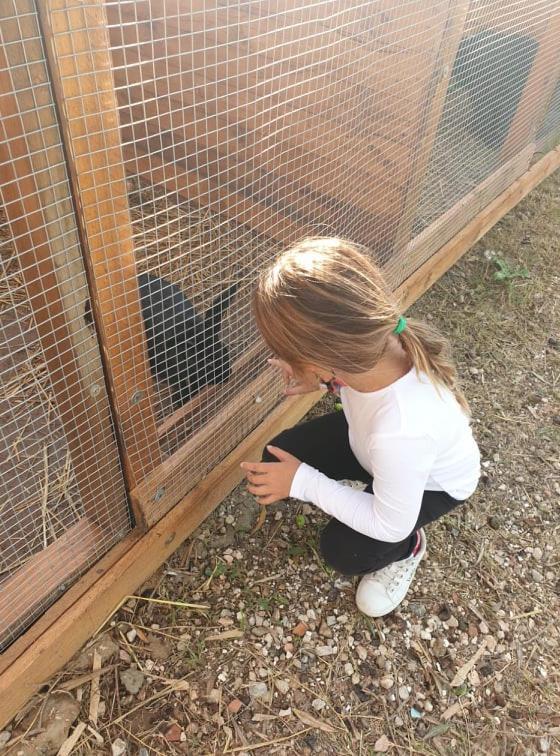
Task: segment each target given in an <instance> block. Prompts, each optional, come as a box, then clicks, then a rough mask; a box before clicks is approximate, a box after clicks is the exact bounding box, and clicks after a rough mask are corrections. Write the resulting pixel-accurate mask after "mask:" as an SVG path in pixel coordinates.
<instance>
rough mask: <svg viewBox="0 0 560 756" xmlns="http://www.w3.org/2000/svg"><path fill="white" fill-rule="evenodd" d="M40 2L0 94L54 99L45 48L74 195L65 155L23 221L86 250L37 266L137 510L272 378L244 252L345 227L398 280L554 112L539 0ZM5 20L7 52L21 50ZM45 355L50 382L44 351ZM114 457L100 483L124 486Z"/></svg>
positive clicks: (263, 397) (553, 6)
mask: <svg viewBox="0 0 560 756" xmlns="http://www.w3.org/2000/svg"><path fill="white" fill-rule="evenodd" d="M8 6H9V8H10V10H9V12H8V13H7V16H8V20H9V21H10V23H9V24H8V25H5V29H6V30H7V33H8V34H9V33H10V30H13V29H17V31H18V33H19V34H20V36H21V34H22V33H23V32H22V30H21V29H20V28H19V26H20V25H21V22H22V20H25V23H26V24H27V23H28V21H29V19H30V18H31V19H32V20H33V23H35V24H36V19H35V11H34V9H33V6H32V5H31V0H29V2H23V0H20V1H19V2H18V3H15V4H14V3H13V2H12V3H11V4H10V3H9V4H8ZM4 7H6V6H4ZM38 7H39V9H40V16H41V21H42V24H43V27H44V42H45V48H44V50H43V48H41V58H40V59H41V61H42V64H43V69H41V70H42V76H43V79H42V80H41V79H40V78H39V79H37V78H33V79H32V80H31V79H30V83H29V84H28V85H23V86H21V85H18V86H19V88H20V89H22V93H21V96H20V98H19V102H20V107H23V105H21V103H23V102H24V103H26V104H25V108H26V109H27V110H26V112H27V111H29V112H32V113H35V112H37V111H38V110H39V109H40V107H41V108H43V109H44V108H47V107H50V109H51V111H50V112H51V117H52V104H51V105H48V106H47V105H44V103H43V102H41V103H39V102H37V101H35V100H34V99H32V98H31V99H29V98H27V99H22V98H24V95H25V94H26V87H27V89H29V90H31V91H33V92H35V91H36V88H37V82H40V81H42V83H43V85H44V87H45V90H46V91H47V92H48V96H49V98H50V99H48V102H49V103H52V92H51V90H50V89H49V87H48V85H47V84H46V83H45V82H46V81H47V79H46V74H45V71H44V53H45V51H46V53H47V57H48V59H49V61H50V65H51V69H52V73H51V75H52V77H53V81H54V82H55V84H56V86H55V91H56V97H57V104H58V111H59V115H60V126H61V129H62V134H63V137H64V140H65V144H66V148H67V152H68V155H69V158H70V163H71V165H72V173H71V176H72V185H73V189H74V192H75V194H76V196H77V198H78V203H77V212H76V214H73V213H72V211H71V208H70V204H69V193H68V191H69V190H68V177H67V176H66V174H65V173H64V176H63V179H60V181H59V183H60V186H61V187H63V191H62V193H61V194H60V196H58V195H57V197H58V198H57V202H56V203H54V204H53V205H52V208H53V209H52V210H51V213H50V215H49V216H48V218H47V217H46V216H45V217H46V220H45V221H44V222H43V227H44V228H47V229H49V239H50V242H49V243H50V244H51V245H52V243H53V242H52V239H53V238H55V239H57V238H60V234H61V232H56V231H52V232H51V231H50V229H51V226H50V225H49V224H55V222H56V223H58V222H59V221H60V218H58V217H57V218H55V217H54V216H53V215H52V214H53V213H54V211H55V209H56V208H59V207H60V210H59V211H58V212H59V213H62V217H64V218H65V221H66V223H65V225H64V228H66V229H67V228H68V226H67V222H70V225H71V227H72V234H73V236H72V238H71V240H66V242H65V244H64V245H63V246H64V249H65V250H68V249H70V250H72V249H74V250H78V243H77V237H76V224H78V226H79V228H80V231H81V234H82V237H83V252H84V254H85V256H86V259H87V260H88V265H89V266H90V287H89V289H88V288H87V287H86V284H85V279H84V277H83V270H81V268H80V271H79V273H77V272H76V268H75V267H72V268H71V270H70V268H68V271H67V273H68V274H67V275H63V274H62V273H61V270H58V273H57V276H58V277H57V279H56V281H57V285H58V287H59V289H60V288H61V286H62V284H61V279H64V280H65V281H66V282H69V281H71V282H72V285H67V286H66V289H70V290H71V295H72V296H70V293H69V292H67V293H65V294H64V296H62V294H60V293H57V297H58V301H59V302H60V303H61V304H62V311H63V312H62V314H63V315H65V316H67V317H66V320H67V321H68V324H69V325H70V326H71V328H72V334H73V336H72V338H73V339H74V341H73V342H72V348H73V349H75V350H76V351H77V355H78V356H76V360H77V362H78V366H79V370H78V367H75V366H74V367H73V368H72V369H73V370H74V371H77V370H78V372H80V371H82V372H83V371H84V370H85V374H86V375H90V373H88V370H92V369H93V368H92V367H91V365H92V364H93V363H95V365H96V366H97V365H98V362H97V360H98V357H97V349H98V344H97V342H98V341H99V342H100V343H101V346H102V352H103V355H104V359H105V368H106V372H107V378H108V381H109V382H110V384H111V391H112V397H113V404H114V412H115V417H116V421H117V422H118V425H119V430H120V432H121V434H122V440H123V447H122V454H123V457H124V461H125V464H126V469H127V475H128V483H129V485H130V488H131V497H132V501H133V502H134V503H135V504H136V505H137V507H138V511H139V512H140V513H142V515H143V516H144V518H145V521H146V522H147V524H151V523H153V522H154V521H156V520H157V519H158V518H160V517H161V516H162V515H163V514H164V513H165V512H166V511H167V510H168V509H169V508H170V507H171V506H172V505H173V504H175V503H176V502H177V501H179V500H180V499H181V497H182V496H183V495H184V494H185V493H186V492H187V491H188V490H189V489H190V488H192V486H193V485H194V484H195V483H197V482H198V481H200V480H201V479H202V478H203V477H204V476H205V475H206V473H207V472H208V471H209V470H210V469H212V468H213V467H214V466H215V465H217V464H218V463H219V462H220V461H221V460H223V459H224V457H225V456H226V455H227V454H228V453H229V452H230V451H231V450H232V449H233V448H234V447H235V446H236V445H237V444H238V443H239V442H240V441H241V440H242V439H243V438H245V437H246V436H247V434H248V433H249V432H250V431H251V429H253V428H254V427H255V426H256V425H257V424H258V423H259V422H260V421H261V420H262V419H263V418H265V417H266V415H267V414H268V413H269V412H270V410H271V409H272V408H273V407H274V406H275V405H276V404H277V403H278V402H279V400H280V397H281V387H280V385H279V379H278V378H277V376H275V374H274V372H273V371H272V370H270V369H269V368H268V367H267V364H266V357H267V356H268V355H267V353H266V349H265V347H264V345H263V344H262V342H261V340H260V338H259V336H258V334H257V331H256V328H255V324H254V322H253V320H252V317H251V312H250V292H251V289H252V286H253V284H254V282H255V277H256V274H257V272H258V271H259V270H260V269H261V268H262V267H263V266H264V265H265V264H266V263H267V262H268V261H269V260H270V259H271V258H272V256H273V255H274V254H275V252H276V251H277V250H278V249H280V248H282V247H284V246H286V245H288V244H290V243H293V242H295V241H297V240H298V239H300V238H301V237H303V236H306V235H311V234H320V235H327V234H328V235H339V236H344V237H347V238H349V239H351V240H354V241H356V242H359V243H361V244H365V245H367V247H368V248H369V249H370V250H371V253H372V255H373V256H374V257H375V259H376V260H377V261H378V262H379V263H380V264H381V265H382V266H383V268H384V270H385V272H386V275H387V277H388V279H389V281H390V282H391V284H392V285H393V286H395V287H396V286H397V285H398V284H400V283H401V282H403V281H405V280H406V279H407V278H408V277H409V276H411V274H413V273H414V272H415V271H416V270H417V269H418V268H419V267H421V266H422V265H423V264H424V263H426V262H427V261H429V259H430V257H431V256H432V255H433V254H434V253H435V252H436V251H438V250H439V249H440V248H441V247H442V246H443V245H444V244H445V243H446V242H447V241H448V240H449V239H451V237H453V236H454V235H455V234H456V233H457V232H458V231H459V230H460V229H461V228H462V227H463V226H465V224H467V223H468V221H469V220H470V219H471V218H473V217H475V216H476V215H477V213H479V212H481V211H482V210H483V209H484V208H485V207H486V206H487V205H488V204H489V203H490V202H491V201H492V200H493V199H494V198H495V197H496V196H498V195H499V194H500V193H501V192H503V191H504V190H506V189H507V188H508V187H509V186H510V185H511V184H512V183H513V182H514V181H515V180H516V179H517V178H518V177H519V176H521V175H522V174H523V173H524V172H525V171H526V170H527V168H528V167H529V165H530V163H531V160H532V159H533V156H534V153H535V147H536V142H537V141H538V140H540V139H541V136H542V134H543V133H544V132H546V133H547V134H548V133H550V132H551V131H553V130H554V128H556V127H555V124H556V120H555V119H556V113H557V108H556V105H555V104H554V103H555V102H556V99H557V95H554V94H553V93H554V88H555V87H556V86H557V80H558V73H559V71H558V68H559V66H558V49H557V48H558V44H557V40H558V38H559V35H560V10H559V9H558V7H557V3H554V2H551V1H550V0H536V1H535V2H532V3H526V2H525V0H434V2H432V3H425V2H423V0H314V2H306V1H305V0H134V1H133V0H86V2H84V0H80V1H79V0H52V1H51V2H49V3H39V4H38ZM14 23H15V27H14ZM26 28H27V26H26ZM34 28H35V27H34ZM34 41H35V44H36V45H37V44H39V47H40V43H39V41H38V39H35V40H34ZM10 44H12V40H11V39H7V40H5V46H6V49H10V50H12V52H11V53H10V54H11V55H12V56H13V57H12V59H11V61H8V62H7V63H6V66H5V67H6V71H7V72H9V75H10V76H13V75H14V72H15V71H16V72H17V71H18V70H19V68H21V67H22V68H23V70H26V67H27V68H28V67H29V58H28V57H26V55H27V56H28V53H25V54H24V55H23V58H22V59H19V58H17V56H18V55H19V56H21V55H22V52H21V45H20V46H18V47H16V46H15V43H14V44H13V46H12V48H10ZM18 45H19V43H18ZM31 82H32V83H31ZM551 98H552V99H551ZM555 98H556V99H555ZM551 103H552V104H551ZM547 108H548V115H547V116H546V119H545V114H546V111H547ZM26 128H29V124H26ZM539 128H541V132H539V134H537V131H538V129H539ZM35 130H36V131H37V133H39V131H40V129H38V128H36V129H35ZM55 130H56V128H55ZM543 130H544V131H543ZM31 131H33V129H31ZM41 133H42V132H41ZM56 133H57V141H56V144H55V143H54V142H52V143H51V142H49V143H48V147H49V155H50V159H52V154H53V153H52V150H53V149H54V148H57V149H58V150H59V151H60V148H61V141H60V140H61V136H60V133H59V132H58V131H56ZM42 149H43V152H44V149H45V148H44V147H43V148H42ZM41 155H43V153H41V151H40V149H39V150H36V152H35V151H34V152H33V159H34V160H35V161H36V162H35V163H33V162H32V163H31V165H30V169H29V170H30V173H29V175H30V176H32V178H33V180H36V176H38V175H41V173H40V172H41V170H42V164H41V163H40V162H37V161H38V160H39V157H40V156H41ZM15 157H16V156H15V155H14V154H13V153H12V154H11V155H10V159H11V160H14V159H15ZM41 159H42V160H44V156H43V157H41ZM62 163H63V159H62V157H61V156H60V157H59V160H58V162H56V161H55V165H62ZM22 170H23V175H27V174H25V170H27V169H26V168H25V169H24V168H22V167H21V166H18V172H19V173H20V174H21V172H22ZM40 189H41V191H42V187H39V186H38V187H37V189H36V192H39V190H40ZM51 191H52V186H51ZM45 196H46V195H41V202H42V203H43V205H44V198H45ZM61 203H63V205H61ZM68 219H70V221H68ZM52 228H55V226H54V225H53V226H52ZM65 233H69V232H68V230H66V231H65ZM12 237H13V231H12ZM5 249H6V250H9V249H10V244H9V240H8V242H7V243H6V246H5ZM7 254H8V260H9V265H11V266H12V268H9V269H8V272H10V273H11V274H13V275H15V276H16V278H17V266H16V263H15V262H13V261H12V258H11V257H10V253H9V251H8V252H7ZM70 258H71V259H72V260H74V257H72V255H70V256H69V258H68V260H69V259H70ZM65 259H66V258H65ZM68 264H70V263H68ZM73 265H74V262H72V266H73ZM55 267H56V266H55ZM14 271H16V272H15V273H14ZM42 280H43V279H42V278H41V275H39V281H40V282H41V281H42ZM44 288H45V287H44V286H43V289H44ZM29 296H30V295H28V294H27V293H26V295H25V296H24V297H23V300H25V297H27V298H28V299H29ZM72 297H74V299H72ZM24 304H25V301H24ZM28 304H29V302H28ZM31 304H32V306H31V307H28V309H27V311H26V312H29V314H30V315H33V317H34V318H35V319H37V307H36V306H35V305H34V304H33V303H31ZM10 307H12V309H13V308H14V305H10ZM10 307H8V308H7V309H10ZM39 311H40V308H39ZM14 312H15V310H14ZM14 318H15V319H16V322H17V323H22V322H23V318H24V313H23V311H22V312H21V313H16V314H14ZM6 322H7V323H8V325H9V323H10V322H11V321H6ZM94 322H95V326H94ZM30 340H31V341H32V339H31V337H30ZM36 342H37V339H36ZM39 342H40V344H41V349H44V347H43V346H42V344H43V341H42V340H41V339H39ZM39 342H37V343H39ZM85 344H89V345H90V346H89V351H88V350H87V349H85V346H84V345H85ZM79 345H81V346H79ZM18 348H19V347H18ZM15 349H16V345H15V344H14V350H15ZM14 350H12V349H10V350H9V354H8V356H9V359H13V352H14ZM18 354H19V352H18ZM22 354H23V352H22ZM25 354H26V355H27V352H25ZM87 355H90V357H89V359H90V362H88V360H87V359H86V356H87ZM92 355H95V356H92ZM26 359H27V362H28V364H30V365H33V363H32V361H31V362H30V358H26ZM45 364H46V365H47V371H46V372H45V373H44V381H45V384H44V385H45V386H47V389H45V390H46V391H47V393H48V384H49V382H50V383H52V384H53V390H54V388H56V386H55V385H54V384H55V383H56V381H57V380H58V378H57V375H58V374H57V373H56V371H54V370H53V369H52V368H51V367H50V365H49V364H48V363H47V361H45ZM84 366H85V368H84ZM88 366H89V367H88ZM96 369H98V368H97V367H96ZM82 372H80V376H82ZM70 374H71V371H70V372H69V371H68V370H67V369H66V370H65V371H62V374H61V375H62V376H63V380H64V381H67V380H68V375H70ZM81 379H82V378H81ZM81 379H80V380H81ZM102 395H103V397H105V394H104V392H102ZM80 401H81V400H80V399H79V398H78V399H76V397H74V398H73V399H71V398H70V397H69V398H68V402H69V403H70V404H72V403H73V406H74V408H75V407H76V406H78V407H80V406H81V405H80ZM84 401H85V400H84ZM49 406H50V405H49ZM68 406H70V405H68ZM26 409H27V408H26ZM56 411H57V410H56V407H55V409H54V410H53V412H54V414H53V417H54V416H55V415H56ZM58 412H59V414H60V415H61V416H62V414H63V413H61V411H60V409H59V410H58ZM88 412H89V415H88V418H91V416H92V410H91V408H89V409H88ZM59 425H60V427H62V428H64V429H65V428H66V426H65V424H64V418H62V419H61V420H60V423H59ZM88 427H89V426H88ZM52 432H53V433H54V430H53V431H52ZM65 432H66V431H65ZM67 447H68V448H69V449H70V459H71V460H72V449H71V448H70V444H67ZM95 447H96V448H98V447H99V444H95ZM65 448H66V447H65ZM97 453H98V454H99V455H100V457H99V458H96V459H95V462H93V461H92V462H91V463H90V465H89V466H86V468H85V475H86V478H87V476H88V475H94V474H95V471H99V470H100V469H102V470H103V469H105V467H104V465H103V459H104V455H106V457H107V458H109V457H110V458H112V459H113V461H114V459H115V458H116V451H115V447H114V444H113V442H112V441H111V440H110V439H109V441H108V442H107V443H105V445H104V446H103V449H102V450H101V451H98V452H97ZM113 455H114V456H113ZM62 456H64V455H62ZM64 459H65V460H66V459H67V455H66V456H64ZM107 464H109V463H108V462H107ZM107 469H109V468H107ZM68 470H70V471H71V470H72V467H71V466H70V467H68ZM112 474H113V473H112V472H109V473H107V475H108V476H109V478H110V479H111V481H112V483H111V485H112V489H111V486H108V487H107V492H106V502H107V507H109V501H113V498H114V500H115V501H117V500H119V497H120V496H122V491H121V488H120V486H121V482H120V477H119V476H118V475H117V478H118V482H117V479H116V478H114V479H113V478H111V475H112ZM34 475H35V477H36V479H37V480H39V479H40V476H39V473H38V472H36V473H35V472H34ZM41 490H42V489H41ZM50 490H53V489H52V488H51V489H50ZM88 501H89V499H88ZM82 507H83V509H84V511H85V507H86V502H85V499H84V497H83V496H82ZM77 511H78V512H81V510H79V508H78V510H77ZM119 511H121V510H119ZM111 512H112V510H111ZM122 512H124V510H122ZM113 517H115V515H113ZM123 517H124V515H123ZM78 519H79V517H78ZM72 522H74V520H72ZM124 523H125V519H123V520H122V522H121V525H122V526H123V527H124ZM117 531H119V527H115V528H114V529H113V530H111V533H116V532H117ZM36 540H37V539H36ZM39 540H40V539H39Z"/></svg>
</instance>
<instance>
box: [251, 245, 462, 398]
mask: <svg viewBox="0 0 560 756" xmlns="http://www.w3.org/2000/svg"><path fill="white" fill-rule="evenodd" d="M253 310H254V314H255V319H256V321H257V325H258V327H259V330H260V332H261V334H262V336H263V338H264V340H265V341H266V343H267V345H268V346H269V347H270V349H271V350H272V351H273V352H274V353H275V354H276V355H277V356H278V357H280V358H281V359H283V360H285V361H286V362H288V363H289V364H290V365H291V367H292V368H293V369H294V370H295V371H296V373H297V372H298V371H300V370H302V369H303V367H304V366H305V365H309V364H315V365H318V366H320V367H323V368H326V369H332V370H335V371H336V370H342V371H345V372H348V373H360V372H365V371H367V370H370V369H371V368H373V367H374V366H375V365H376V363H377V362H378V361H379V359H380V358H381V357H382V355H383V353H384V352H385V349H386V347H387V343H388V340H389V337H390V336H391V334H392V333H393V331H394V329H395V326H396V325H397V321H398V318H399V315H400V311H399V308H398V306H397V304H396V302H395V301H394V299H393V297H392V294H391V292H390V291H389V289H388V287H387V284H386V283H385V280H384V278H383V275H382V273H381V271H380V270H379V268H378V267H377V266H376V265H375V264H374V263H373V262H372V260H371V259H370V257H369V255H368V253H367V251H366V250H364V249H363V248H361V247H359V246H358V245H356V244H352V243H350V242H348V241H344V240H343V239H335V238H320V237H319V238H310V239H304V240H303V241H302V242H300V243H299V244H297V245H296V246H294V247H292V248H291V249H288V250H287V251H285V252H284V253H283V254H281V255H280V256H279V257H278V259H277V260H276V261H275V262H274V263H273V264H272V266H271V267H270V268H268V269H267V270H266V271H264V273H262V274H261V276H260V278H259V281H258V285H257V288H256V290H255V293H254V297H253ZM396 338H398V339H399V340H400V343H401V345H402V347H403V349H404V351H405V352H406V354H407V355H408V357H409V359H410V361H411V363H412V365H413V367H414V368H415V369H416V371H417V372H420V371H421V372H423V373H425V374H426V375H427V376H428V378H429V379H430V380H431V381H432V383H434V385H436V386H438V385H440V386H445V387H446V388H448V389H450V390H451V391H452V392H453V393H454V394H455V396H456V398H457V401H458V402H459V404H460V405H461V406H462V407H463V409H464V410H465V411H467V412H468V411H469V410H468V404H467V401H466V399H465V397H464V395H463V393H462V391H461V389H460V387H459V383H458V378H457V371H456V369H455V366H454V364H453V362H452V359H451V355H450V348H449V343H448V341H447V340H446V339H445V338H444V337H443V336H441V335H440V334H439V333H438V332H437V331H436V329H435V328H432V327H431V326H429V325H427V324H426V323H423V322H421V321H418V320H415V319H413V318H408V319H407V323H406V328H405V330H404V331H403V332H402V333H400V334H399V335H398V336H397V337H396Z"/></svg>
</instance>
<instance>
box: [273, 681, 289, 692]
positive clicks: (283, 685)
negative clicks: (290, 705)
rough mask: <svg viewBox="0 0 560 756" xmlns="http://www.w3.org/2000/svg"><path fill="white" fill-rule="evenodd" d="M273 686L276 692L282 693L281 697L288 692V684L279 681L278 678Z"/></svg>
mask: <svg viewBox="0 0 560 756" xmlns="http://www.w3.org/2000/svg"><path fill="white" fill-rule="evenodd" d="M274 686H275V688H276V690H278V691H279V692H280V693H282V695H286V693H287V692H288V691H289V690H290V683H289V682H288V681H287V680H281V679H280V678H276V679H275V680H274Z"/></svg>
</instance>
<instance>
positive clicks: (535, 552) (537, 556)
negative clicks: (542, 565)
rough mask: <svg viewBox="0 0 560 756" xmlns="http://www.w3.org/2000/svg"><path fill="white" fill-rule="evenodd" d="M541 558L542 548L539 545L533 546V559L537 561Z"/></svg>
mask: <svg viewBox="0 0 560 756" xmlns="http://www.w3.org/2000/svg"><path fill="white" fill-rule="evenodd" d="M542 558H543V552H542V549H541V548H540V547H539V546H535V548H534V549H533V559H535V560H536V561H537V562H540V561H541V559H542Z"/></svg>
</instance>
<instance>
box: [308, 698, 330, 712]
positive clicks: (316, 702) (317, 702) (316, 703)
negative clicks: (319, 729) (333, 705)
mask: <svg viewBox="0 0 560 756" xmlns="http://www.w3.org/2000/svg"><path fill="white" fill-rule="evenodd" d="M326 705H327V704H326V703H325V702H324V701H323V699H322V698H314V699H313V701H311V706H313V708H314V709H315V711H321V710H322V709H324V708H325V706H326Z"/></svg>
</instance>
